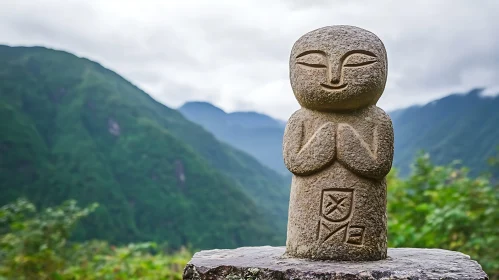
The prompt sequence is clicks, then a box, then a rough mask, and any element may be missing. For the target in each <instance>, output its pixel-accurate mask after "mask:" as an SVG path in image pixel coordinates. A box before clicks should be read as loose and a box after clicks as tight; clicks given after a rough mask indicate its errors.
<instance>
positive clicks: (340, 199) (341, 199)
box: [326, 194, 346, 215]
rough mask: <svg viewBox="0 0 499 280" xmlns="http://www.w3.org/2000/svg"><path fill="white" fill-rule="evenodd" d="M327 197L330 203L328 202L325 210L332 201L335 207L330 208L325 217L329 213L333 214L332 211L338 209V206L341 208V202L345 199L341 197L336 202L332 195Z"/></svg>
mask: <svg viewBox="0 0 499 280" xmlns="http://www.w3.org/2000/svg"><path fill="white" fill-rule="evenodd" d="M328 197H329V198H330V199H331V201H329V202H328V204H327V205H326V208H328V207H329V206H331V205H333V201H334V202H335V203H336V204H335V205H333V207H331V209H329V211H327V213H326V215H329V214H331V213H333V212H334V211H336V210H337V209H338V207H339V206H343V201H344V200H345V198H346V197H342V198H339V199H338V200H336V199H335V198H334V197H333V196H332V195H330V194H329V195H328Z"/></svg>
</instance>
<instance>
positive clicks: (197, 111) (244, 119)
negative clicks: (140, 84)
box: [178, 102, 288, 174]
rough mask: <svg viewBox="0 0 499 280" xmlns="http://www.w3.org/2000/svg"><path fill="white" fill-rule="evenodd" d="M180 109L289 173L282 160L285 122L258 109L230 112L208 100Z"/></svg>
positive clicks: (235, 145) (221, 135) (266, 162)
mask: <svg viewBox="0 0 499 280" xmlns="http://www.w3.org/2000/svg"><path fill="white" fill-rule="evenodd" d="M178 110H179V111H180V112H181V113H182V114H183V115H184V116H185V117H186V118H187V119H189V120H191V121H193V122H195V123H198V124H200V125H201V126H203V127H204V128H205V129H207V130H208V131H210V132H211V133H213V134H214V135H215V136H216V137H217V138H218V139H220V140H221V141H224V142H226V143H228V144H230V145H232V146H234V147H237V148H239V149H241V150H243V151H245V152H247V153H248V154H251V155H253V156H254V157H255V158H257V159H258V160H259V161H260V162H262V163H263V164H265V165H267V166H268V167H270V168H272V169H274V170H275V171H277V172H279V173H281V174H285V173H288V171H287V169H286V167H285V166H284V161H283V159H282V149H281V145H282V137H283V134H284V126H285V123H283V122H282V121H279V120H275V119H273V118H271V117H269V116H267V115H264V114H259V113H256V112H234V113H226V112H224V111H223V110H222V109H220V108H218V107H215V106H213V105H212V104H210V103H207V102H187V103H185V104H184V105H183V106H182V107H180V108H179V109H178Z"/></svg>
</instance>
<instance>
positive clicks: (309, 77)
mask: <svg viewBox="0 0 499 280" xmlns="http://www.w3.org/2000/svg"><path fill="white" fill-rule="evenodd" d="M386 77H387V60H386V51H385V48H384V46H383V43H382V42H381V40H380V39H379V38H378V37H376V35H374V34H373V33H371V32H369V31H366V30H364V29H361V28H357V27H353V26H329V27H324V28H320V29H317V30H314V31H311V32H309V33H307V34H305V35H303V36H302V37H301V38H300V39H298V41H297V42H296V43H295V44H294V46H293V49H292V51H291V57H290V80H291V86H292V88H293V92H294V95H295V97H296V99H297V100H298V103H300V105H301V106H302V108H301V109H299V110H298V111H296V112H295V113H294V114H293V115H292V116H291V117H290V119H289V121H288V123H287V126H286V129H285V132H284V139H283V156H284V163H285V165H286V167H287V168H288V169H289V170H290V171H291V172H292V173H293V174H294V175H293V180H292V184H291V195H290V205H289V219H288V232H287V242H286V254H287V255H288V256H291V257H298V258H308V259H315V260H358V261H367V260H381V259H384V258H386V253H387V229H386V227H387V225H386V181H385V176H386V174H388V172H389V171H390V168H391V166H392V160H393V146H394V139H393V127H392V123H391V120H390V117H389V116H388V115H387V114H386V113H385V112H384V111H383V110H382V109H380V108H378V107H376V102H377V101H378V99H379V98H380V96H381V94H382V93H383V90H384V87H385V83H386Z"/></svg>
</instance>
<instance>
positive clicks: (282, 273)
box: [183, 246, 488, 280]
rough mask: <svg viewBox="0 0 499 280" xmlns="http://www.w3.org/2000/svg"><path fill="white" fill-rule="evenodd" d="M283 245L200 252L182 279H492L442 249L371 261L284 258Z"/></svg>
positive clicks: (398, 252)
mask: <svg viewBox="0 0 499 280" xmlns="http://www.w3.org/2000/svg"><path fill="white" fill-rule="evenodd" d="M283 253H284V247H269V246H264V247H243V248H238V249H234V250H209V251H201V252H198V253H196V254H195V255H194V257H193V258H192V260H191V261H190V262H189V263H188V264H187V266H186V268H185V270H184V275H183V279H186V280H187V279H193V280H194V279H196V280H198V279H253V280H256V279H261V280H265V279H331V280H340V279H349V280H356V279H364V280H367V279H407V280H409V279H411V280H427V279H446V280H457V279H463V280H464V279H466V280H478V279H482V280H485V279H488V278H487V275H486V274H485V272H483V270H482V268H481V266H480V265H479V264H478V263H477V262H476V261H474V260H471V259H470V258H469V256H467V255H464V254H462V253H459V252H454V251H447V250H440V249H410V248H399V249H388V258H387V259H385V260H380V261H370V262H347V261H313V260H304V259H296V258H286V257H283V256H282V255H283Z"/></svg>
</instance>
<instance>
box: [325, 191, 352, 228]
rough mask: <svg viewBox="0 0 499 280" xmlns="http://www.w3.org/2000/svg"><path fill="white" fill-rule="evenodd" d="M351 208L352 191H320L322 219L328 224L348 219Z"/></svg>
mask: <svg viewBox="0 0 499 280" xmlns="http://www.w3.org/2000/svg"><path fill="white" fill-rule="evenodd" d="M352 207H353V190H351V189H350V190H349V189H329V190H323V191H322V199H321V211H322V213H321V214H322V217H323V218H325V219H326V220H328V221H330V222H342V221H345V220H346V219H348V218H349V217H350V214H351V213H352Z"/></svg>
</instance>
